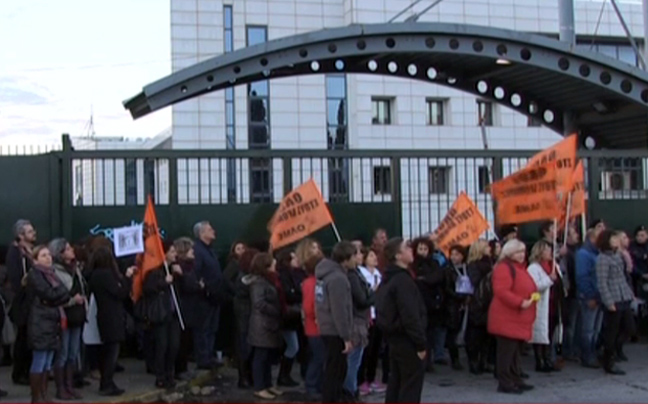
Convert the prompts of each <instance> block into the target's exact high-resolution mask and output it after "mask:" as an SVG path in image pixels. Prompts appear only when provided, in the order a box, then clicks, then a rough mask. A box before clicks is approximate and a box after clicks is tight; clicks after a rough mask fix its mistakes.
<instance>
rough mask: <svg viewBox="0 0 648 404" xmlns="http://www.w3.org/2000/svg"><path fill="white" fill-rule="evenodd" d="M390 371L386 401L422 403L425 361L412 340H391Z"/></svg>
mask: <svg viewBox="0 0 648 404" xmlns="http://www.w3.org/2000/svg"><path fill="white" fill-rule="evenodd" d="M389 371H390V373H389V382H388V383H387V393H386V395H385V403H420V402H421V392H422V391H423V379H424V378H425V361H423V360H421V358H419V357H418V355H417V353H416V348H415V347H414V345H413V344H412V343H411V342H409V341H407V340H404V341H401V340H390V341H389Z"/></svg>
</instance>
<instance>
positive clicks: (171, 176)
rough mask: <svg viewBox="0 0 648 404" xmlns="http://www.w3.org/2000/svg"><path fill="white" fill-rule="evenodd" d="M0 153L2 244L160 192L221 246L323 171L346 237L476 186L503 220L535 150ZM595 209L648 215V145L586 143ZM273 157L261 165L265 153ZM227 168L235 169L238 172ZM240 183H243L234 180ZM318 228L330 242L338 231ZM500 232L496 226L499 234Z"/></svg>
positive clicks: (162, 209) (429, 214)
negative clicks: (501, 207) (501, 196)
mask: <svg viewBox="0 0 648 404" xmlns="http://www.w3.org/2000/svg"><path fill="white" fill-rule="evenodd" d="M63 143H64V144H63V146H64V147H63V149H62V150H61V151H57V152H50V153H48V154H42V155H33V156H0V170H2V171H1V172H3V173H6V175H5V176H3V179H2V180H1V181H3V182H4V186H3V190H4V192H3V193H0V206H2V210H3V215H1V216H0V229H3V230H2V232H0V244H6V243H8V242H10V240H11V232H10V229H11V225H12V223H13V222H14V221H15V220H16V219H18V218H28V219H31V220H32V221H33V222H34V224H35V226H36V227H37V229H38V231H39V234H40V238H41V239H42V240H46V239H49V238H52V237H55V236H59V235H62V236H65V237H68V238H70V239H72V240H76V239H80V238H82V237H85V236H87V235H90V234H106V235H108V236H110V235H111V229H112V228H114V227H121V226H125V225H129V224H131V223H132V222H139V221H141V219H142V216H143V213H144V203H145V201H146V195H147V194H149V193H150V194H152V195H153V196H154V198H155V200H156V209H157V214H158V219H159V223H160V226H161V227H162V229H163V230H164V232H165V234H166V236H167V237H178V236H181V235H190V231H191V228H192V225H193V224H194V223H195V222H197V221H199V220H209V221H211V222H212V224H213V225H214V227H215V228H216V230H217V234H218V244H219V245H218V247H219V249H225V248H227V246H229V244H230V243H231V242H232V241H233V240H235V239H239V238H242V239H245V240H248V241H252V240H263V239H266V238H267V237H268V233H267V230H266V224H267V222H268V220H269V218H270V216H271V215H272V213H273V211H274V209H275V208H276V204H277V203H278V202H279V201H280V199H281V197H282V196H283V194H284V193H285V192H287V191H288V190H290V189H292V188H293V187H295V186H297V185H299V184H300V183H302V182H304V181H306V180H307V179H309V178H311V177H313V178H314V179H315V180H316V181H317V182H318V184H319V185H320V187H321V189H322V193H323V195H324V197H325V199H326V200H327V202H328V203H329V206H330V208H331V211H332V213H333V215H334V217H335V220H336V223H337V225H338V228H339V229H340V232H341V234H342V236H343V237H345V238H356V237H361V238H363V239H365V240H367V241H368V240H369V239H370V238H371V234H372V232H373V230H374V229H376V228H378V227H382V228H385V229H387V231H388V232H389V233H390V234H403V235H404V236H407V237H414V236H417V235H420V234H424V233H426V232H429V231H431V230H434V229H435V228H436V226H437V225H438V224H439V222H440V221H441V220H442V219H443V217H444V215H445V213H446V211H447V210H448V208H449V207H450V205H451V204H452V203H453V201H454V199H455V197H456V196H457V195H458V194H459V193H460V192H461V191H466V192H467V193H468V194H469V195H470V197H471V198H472V199H473V200H474V201H475V202H476V203H477V205H478V206H479V208H480V210H481V211H482V212H483V213H484V215H485V216H486V218H487V219H488V220H489V221H490V222H491V223H493V213H492V209H493V206H492V201H491V198H490V195H489V194H488V193H487V189H488V184H489V183H490V182H492V181H493V180H496V179H499V178H502V177H504V176H506V175H508V174H510V173H511V172H513V171H515V170H517V169H519V168H521V167H523V166H524V165H525V163H526V160H527V158H528V157H529V156H531V155H532V154H533V153H534V152H535V151H510V150H503V151H493V150H488V151H479V150H460V151H453V150H341V151H329V150H317V151H313V150H236V151H232V150H136V151H135V150H111V151H106V150H102V151H85V150H73V149H72V148H71V147H70V142H69V139H68V138H67V137H64V142H63ZM581 158H583V159H584V161H585V164H586V186H587V188H588V197H589V204H588V205H589V206H588V209H589V211H588V216H589V217H602V218H605V219H606V220H607V221H608V222H609V223H610V224H611V225H612V226H614V227H618V228H624V229H631V228H633V227H634V226H635V225H637V224H639V223H648V214H646V213H644V206H645V201H646V198H647V192H648V191H647V189H648V177H647V176H646V172H647V170H648V151H645V150H630V151H619V150H614V151H612V150H610V151H584V152H583V153H582V154H581ZM259 159H264V160H267V161H269V162H270V164H269V165H265V166H269V167H271V168H270V170H267V171H265V172H264V171H259V170H257V169H256V168H255V166H254V162H255V161H258V160H259ZM228 178H230V180H229V181H228ZM232 184H234V185H235V186H232ZM317 236H318V237H319V238H320V239H321V240H322V242H323V243H324V244H325V245H330V244H332V243H333V241H334V238H333V233H332V232H331V231H330V230H328V229H324V230H322V231H320V232H318V234H317ZM489 236H492V232H491V233H490V234H489Z"/></svg>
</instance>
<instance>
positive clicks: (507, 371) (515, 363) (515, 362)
mask: <svg viewBox="0 0 648 404" xmlns="http://www.w3.org/2000/svg"><path fill="white" fill-rule="evenodd" d="M523 343H524V342H523V341H520V340H516V339H511V338H506V337H499V336H498V337H497V354H496V356H497V358H496V365H495V376H497V380H498V381H499V384H500V386H501V387H503V388H508V389H512V388H515V387H517V386H520V385H522V384H523V382H522V377H521V374H522V368H521V367H520V354H521V352H522V345H523Z"/></svg>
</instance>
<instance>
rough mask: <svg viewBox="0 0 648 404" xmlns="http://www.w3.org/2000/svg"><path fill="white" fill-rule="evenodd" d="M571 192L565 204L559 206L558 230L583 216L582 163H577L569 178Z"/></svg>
mask: <svg viewBox="0 0 648 404" xmlns="http://www.w3.org/2000/svg"><path fill="white" fill-rule="evenodd" d="M571 184H572V188H571V192H570V193H569V197H568V198H567V200H566V201H565V203H563V204H561V205H562V208H561V216H560V220H559V228H561V229H565V234H566V231H567V229H566V228H565V225H566V224H567V223H568V222H569V221H570V220H572V219H573V218H575V217H578V216H581V215H583V214H585V209H586V204H585V203H586V201H585V169H584V167H583V162H582V161H579V162H578V164H577V165H576V169H574V171H573V173H572V178H571Z"/></svg>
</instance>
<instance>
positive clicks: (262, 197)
mask: <svg viewBox="0 0 648 404" xmlns="http://www.w3.org/2000/svg"><path fill="white" fill-rule="evenodd" d="M246 31H247V35H246V36H247V40H246V43H247V46H254V45H257V44H260V43H264V42H266V41H267V40H268V27H265V26H256V25H255V26H247V29H246ZM247 90H248V147H249V148H250V149H269V148H270V83H269V82H268V80H263V81H257V82H255V83H251V84H248V86H247ZM250 202H252V203H271V202H272V161H271V160H270V159H264V158H258V159H250Z"/></svg>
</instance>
